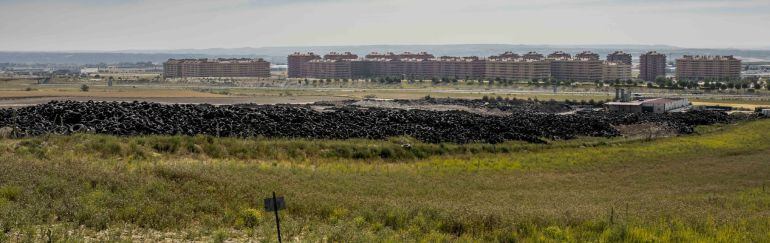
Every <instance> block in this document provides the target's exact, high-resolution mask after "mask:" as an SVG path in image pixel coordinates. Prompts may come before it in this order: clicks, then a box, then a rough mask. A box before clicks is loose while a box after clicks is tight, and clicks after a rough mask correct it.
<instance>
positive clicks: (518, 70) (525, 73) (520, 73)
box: [484, 56, 551, 81]
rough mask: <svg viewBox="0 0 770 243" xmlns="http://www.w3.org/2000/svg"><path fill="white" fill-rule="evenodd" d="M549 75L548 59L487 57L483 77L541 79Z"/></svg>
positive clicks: (520, 79)
mask: <svg viewBox="0 0 770 243" xmlns="http://www.w3.org/2000/svg"><path fill="white" fill-rule="evenodd" d="M550 76H551V64H550V61H549V60H542V59H541V60H534V59H524V58H499V56H496V58H489V59H487V61H486V68H485V74H484V77H486V78H489V79H498V78H499V79H506V80H519V81H524V80H527V81H528V80H533V79H537V80H542V79H547V78H549V77H550Z"/></svg>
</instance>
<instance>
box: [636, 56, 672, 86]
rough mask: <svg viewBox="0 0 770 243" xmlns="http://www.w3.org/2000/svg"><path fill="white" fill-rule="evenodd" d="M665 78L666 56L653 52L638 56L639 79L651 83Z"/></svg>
mask: <svg viewBox="0 0 770 243" xmlns="http://www.w3.org/2000/svg"><path fill="white" fill-rule="evenodd" d="M665 76H666V55H664V54H661V53H657V52H654V51H651V52H647V53H644V54H642V55H641V56H639V78H640V79H642V80H644V81H647V82H652V81H655V79H656V78H658V77H665Z"/></svg>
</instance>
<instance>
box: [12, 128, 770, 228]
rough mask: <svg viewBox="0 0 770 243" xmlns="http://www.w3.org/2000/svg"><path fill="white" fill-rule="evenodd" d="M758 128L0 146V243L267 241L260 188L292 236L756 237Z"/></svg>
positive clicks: (76, 138)
mask: <svg viewBox="0 0 770 243" xmlns="http://www.w3.org/2000/svg"><path fill="white" fill-rule="evenodd" d="M768 131H770V120H761V121H753V122H745V123H741V124H736V125H721V126H710V127H702V128H700V129H699V133H700V134H697V135H690V136H681V137H673V138H661V139H656V140H651V141H649V140H636V139H626V138H581V139H577V140H571V141H558V142H552V143H550V144H547V145H536V144H527V143H520V142H510V143H505V144H498V145H490V144H467V145H457V144H424V143H419V142H417V141H414V140H413V139H410V138H391V139H389V140H384V141H372V140H346V141H335V140H305V139H261V138H257V139H247V140H244V139H235V138H214V137H205V136H196V137H183V136H165V137H164V136H144V137H114V136H104V135H90V134H78V135H72V136H45V137H36V138H25V139H12V140H1V141H0V158H2V161H0V230H2V231H3V232H5V234H2V237H3V238H2V239H0V241H3V240H12V241H25V240H29V241H45V240H48V239H53V240H57V241H71V240H75V241H77V240H82V239H85V238H89V239H99V240H104V241H113V240H127V239H134V240H137V239H143V240H146V241H156V240H163V239H167V238H169V239H176V240H204V241H218V240H234V241H244V240H249V239H251V240H258V241H271V240H273V239H274V222H273V220H274V219H273V218H272V215H271V214H268V213H266V212H263V211H261V208H262V205H261V200H262V198H264V197H267V196H268V195H269V194H270V192H272V191H276V192H277V193H278V194H279V195H284V196H285V197H286V200H287V210H285V211H282V212H281V217H282V220H283V221H282V223H281V225H282V226H283V233H284V236H285V239H291V240H296V241H324V240H327V241H342V242H371V241H390V242H404V241H425V242H435V241H503V242H505V241H605V242H606V241H629V242H648V241H723V242H733V241H754V242H763V241H767V240H769V239H770V233H768V232H770V179H768V176H767V175H768V174H770V160H768V159H767V154H768V152H770V136H768V135H770V132H768ZM403 144H410V145H411V147H410V148H407V147H405V146H402V145H403ZM132 237H133V238H132Z"/></svg>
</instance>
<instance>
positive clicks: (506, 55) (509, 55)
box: [489, 51, 521, 59]
mask: <svg viewBox="0 0 770 243" xmlns="http://www.w3.org/2000/svg"><path fill="white" fill-rule="evenodd" d="M505 58H511V59H516V58H521V56H520V55H519V54H516V53H513V52H510V51H506V52H503V53H502V54H500V55H497V56H490V57H489V59H505Z"/></svg>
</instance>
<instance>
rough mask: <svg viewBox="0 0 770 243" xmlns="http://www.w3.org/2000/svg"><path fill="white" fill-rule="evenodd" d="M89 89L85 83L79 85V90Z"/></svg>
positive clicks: (86, 90)
mask: <svg viewBox="0 0 770 243" xmlns="http://www.w3.org/2000/svg"><path fill="white" fill-rule="evenodd" d="M89 89H90V87H88V85H86V84H84V85H81V86H80V91H83V92H88V90H89Z"/></svg>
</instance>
